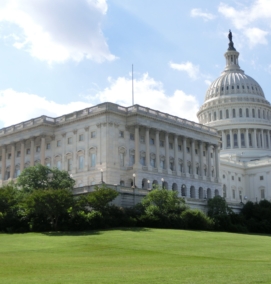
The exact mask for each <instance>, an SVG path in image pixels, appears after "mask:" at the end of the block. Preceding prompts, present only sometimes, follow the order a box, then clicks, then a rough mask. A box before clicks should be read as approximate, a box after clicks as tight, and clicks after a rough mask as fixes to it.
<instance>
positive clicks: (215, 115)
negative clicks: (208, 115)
mask: <svg viewBox="0 0 271 284" xmlns="http://www.w3.org/2000/svg"><path fill="white" fill-rule="evenodd" d="M214 120H216V112H214Z"/></svg>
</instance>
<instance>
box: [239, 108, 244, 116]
mask: <svg viewBox="0 0 271 284" xmlns="http://www.w3.org/2000/svg"><path fill="white" fill-rule="evenodd" d="M242 116H243V112H242V109H241V108H240V109H239V117H242Z"/></svg>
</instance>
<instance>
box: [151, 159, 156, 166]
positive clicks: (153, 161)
mask: <svg viewBox="0 0 271 284" xmlns="http://www.w3.org/2000/svg"><path fill="white" fill-rule="evenodd" d="M151 166H152V167H153V168H155V158H151Z"/></svg>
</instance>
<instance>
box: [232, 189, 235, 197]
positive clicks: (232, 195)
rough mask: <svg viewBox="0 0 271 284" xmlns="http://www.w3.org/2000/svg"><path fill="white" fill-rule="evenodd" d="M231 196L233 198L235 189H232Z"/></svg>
mask: <svg viewBox="0 0 271 284" xmlns="http://www.w3.org/2000/svg"><path fill="white" fill-rule="evenodd" d="M232 198H233V199H235V189H233V190H232Z"/></svg>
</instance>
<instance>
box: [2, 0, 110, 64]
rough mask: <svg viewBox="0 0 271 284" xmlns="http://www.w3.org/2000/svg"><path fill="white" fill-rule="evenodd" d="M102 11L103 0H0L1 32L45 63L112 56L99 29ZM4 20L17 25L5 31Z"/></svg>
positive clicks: (104, 10) (104, 0)
mask: <svg viewBox="0 0 271 284" xmlns="http://www.w3.org/2000/svg"><path fill="white" fill-rule="evenodd" d="M106 12H107V3H106V0H71V1H63V0H53V1H48V0H38V1H37V0H24V1H21V0H1V3H0V22H3V24H4V27H6V29H5V28H2V29H1V36H2V37H3V38H6V37H8V36H10V37H9V39H11V38H13V45H14V47H16V48H18V49H23V50H25V51H27V52H29V53H30V54H31V55H32V56H33V57H36V58H38V59H40V60H43V61H47V62H49V63H52V62H64V61H66V60H70V59H71V60H74V61H80V60H82V59H84V58H87V59H91V60H94V61H98V62H101V61H104V60H113V59H115V56H114V55H112V54H111V53H110V51H109V48H108V45H107V43H106V40H105V38H104V35H103V33H102V29H101V24H102V20H103V17H104V16H105V14H106ZM8 23H10V24H13V25H14V27H16V26H17V27H19V29H15V28H14V27H13V26H12V27H13V28H11V31H10V34H7V33H8V31H9V29H10V25H9V26H8ZM4 31H5V32H4ZM15 31H16V32H15ZM3 33H4V34H3Z"/></svg>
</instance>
